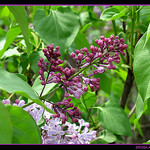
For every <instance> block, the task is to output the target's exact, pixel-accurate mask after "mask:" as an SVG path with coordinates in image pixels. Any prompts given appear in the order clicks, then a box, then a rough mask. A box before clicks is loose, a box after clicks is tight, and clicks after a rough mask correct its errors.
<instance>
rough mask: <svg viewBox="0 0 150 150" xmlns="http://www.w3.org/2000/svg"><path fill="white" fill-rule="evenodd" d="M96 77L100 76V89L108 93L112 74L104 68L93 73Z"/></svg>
mask: <svg viewBox="0 0 150 150" xmlns="http://www.w3.org/2000/svg"><path fill="white" fill-rule="evenodd" d="M94 77H96V78H100V79H101V81H100V89H101V90H103V91H104V92H106V93H108V94H110V93H111V86H112V74H111V71H110V70H108V69H107V70H105V72H104V73H98V74H97V75H94Z"/></svg>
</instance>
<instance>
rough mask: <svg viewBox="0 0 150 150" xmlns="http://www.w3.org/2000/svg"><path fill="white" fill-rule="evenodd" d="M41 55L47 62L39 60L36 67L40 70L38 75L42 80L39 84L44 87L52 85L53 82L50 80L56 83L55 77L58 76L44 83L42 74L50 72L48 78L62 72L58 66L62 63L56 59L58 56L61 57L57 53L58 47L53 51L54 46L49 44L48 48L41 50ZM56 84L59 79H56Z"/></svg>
mask: <svg viewBox="0 0 150 150" xmlns="http://www.w3.org/2000/svg"><path fill="white" fill-rule="evenodd" d="M43 53H44V55H45V57H46V58H47V60H48V62H44V60H43V58H40V59H39V61H38V64H37V65H38V67H40V70H39V72H38V73H39V75H40V77H39V79H40V80H42V81H41V84H42V85H45V84H48V83H52V82H53V81H51V80H54V83H56V81H57V76H59V74H58V75H55V76H54V79H50V80H48V81H47V82H46V79H45V77H44V72H47V73H48V72H51V73H50V76H53V75H54V72H56V71H62V70H63V68H62V67H61V66H58V65H59V64H62V63H63V61H62V60H61V59H59V58H58V57H59V56H61V54H60V53H59V46H57V47H56V49H55V51H54V44H51V45H50V46H49V45H47V48H44V49H43ZM58 82H59V79H58Z"/></svg>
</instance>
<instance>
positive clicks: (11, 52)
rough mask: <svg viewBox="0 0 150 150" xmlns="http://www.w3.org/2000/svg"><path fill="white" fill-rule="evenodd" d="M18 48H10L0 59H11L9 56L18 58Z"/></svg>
mask: <svg viewBox="0 0 150 150" xmlns="http://www.w3.org/2000/svg"><path fill="white" fill-rule="evenodd" d="M17 48H18V47H14V48H10V49H8V50H7V51H5V53H4V54H3V56H2V58H5V57H11V56H20V53H19V52H18V51H17Z"/></svg>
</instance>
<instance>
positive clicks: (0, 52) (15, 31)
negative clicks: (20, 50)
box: [0, 26, 21, 58]
mask: <svg viewBox="0 0 150 150" xmlns="http://www.w3.org/2000/svg"><path fill="white" fill-rule="evenodd" d="M20 32H21V30H20V27H18V26H16V27H14V28H11V29H9V31H8V32H7V34H6V42H5V45H4V46H3V48H2V49H1V50H0V58H1V57H2V55H3V53H4V52H5V51H6V50H7V48H8V47H9V45H10V44H11V43H12V42H13V40H14V39H15V38H16V36H17V35H18V34H19V33H20Z"/></svg>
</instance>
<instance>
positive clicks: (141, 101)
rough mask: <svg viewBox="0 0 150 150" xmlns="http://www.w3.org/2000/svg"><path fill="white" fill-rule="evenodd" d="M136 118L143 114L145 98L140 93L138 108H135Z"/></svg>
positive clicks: (137, 101)
mask: <svg viewBox="0 0 150 150" xmlns="http://www.w3.org/2000/svg"><path fill="white" fill-rule="evenodd" d="M135 114H136V118H140V117H141V115H142V114H143V100H142V98H141V96H140V94H139V93H138V96H137V99H136V109H135Z"/></svg>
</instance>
